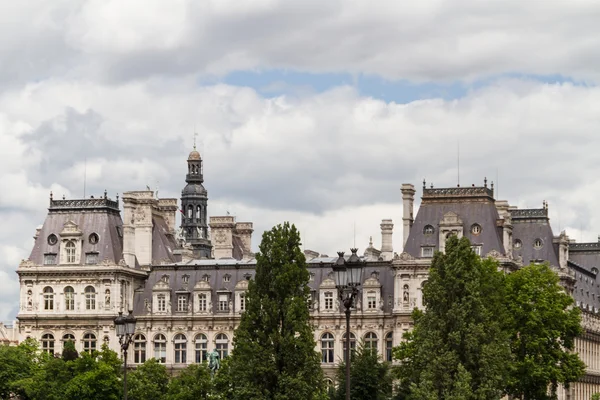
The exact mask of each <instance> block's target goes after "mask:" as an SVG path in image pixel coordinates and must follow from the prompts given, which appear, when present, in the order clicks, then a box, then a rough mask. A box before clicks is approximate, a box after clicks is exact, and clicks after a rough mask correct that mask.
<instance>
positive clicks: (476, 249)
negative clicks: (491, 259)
mask: <svg viewBox="0 0 600 400" xmlns="http://www.w3.org/2000/svg"><path fill="white" fill-rule="evenodd" d="M471 250H473V253H475V254H477V255H478V256H481V245H475V246H471Z"/></svg>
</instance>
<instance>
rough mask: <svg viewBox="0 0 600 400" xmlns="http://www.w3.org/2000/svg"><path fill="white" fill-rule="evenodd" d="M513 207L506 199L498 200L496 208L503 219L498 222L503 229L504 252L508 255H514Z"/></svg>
mask: <svg viewBox="0 0 600 400" xmlns="http://www.w3.org/2000/svg"><path fill="white" fill-rule="evenodd" d="M510 209H511V207H510V205H509V204H508V201H506V200H496V210H498V216H499V217H500V218H501V219H502V221H501V222H502V224H499V223H498V224H497V226H498V227H499V229H502V243H503V244H504V254H506V256H507V257H509V258H510V257H512V254H513V239H512V234H513V225H512V217H511V214H510V211H509V210H510Z"/></svg>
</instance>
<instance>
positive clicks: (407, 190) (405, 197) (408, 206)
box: [400, 183, 415, 249]
mask: <svg viewBox="0 0 600 400" xmlns="http://www.w3.org/2000/svg"><path fill="white" fill-rule="evenodd" d="M400 192H402V249H404V248H405V247H406V241H407V240H408V235H409V234H410V228H412V225H413V222H414V218H413V203H414V201H415V186H414V185H412V184H410V183H403V184H402V188H401V189H400Z"/></svg>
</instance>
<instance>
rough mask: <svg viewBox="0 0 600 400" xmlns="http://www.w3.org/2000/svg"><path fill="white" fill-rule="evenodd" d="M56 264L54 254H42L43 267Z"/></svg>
mask: <svg viewBox="0 0 600 400" xmlns="http://www.w3.org/2000/svg"><path fill="white" fill-rule="evenodd" d="M55 264H56V253H48V254H44V265H55Z"/></svg>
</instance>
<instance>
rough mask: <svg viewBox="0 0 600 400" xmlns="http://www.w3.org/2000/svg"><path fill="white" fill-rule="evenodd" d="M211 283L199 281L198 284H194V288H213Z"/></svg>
mask: <svg viewBox="0 0 600 400" xmlns="http://www.w3.org/2000/svg"><path fill="white" fill-rule="evenodd" d="M211 289H212V288H211V287H210V283H208V282H206V281H198V282H196V285H194V290H211Z"/></svg>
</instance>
